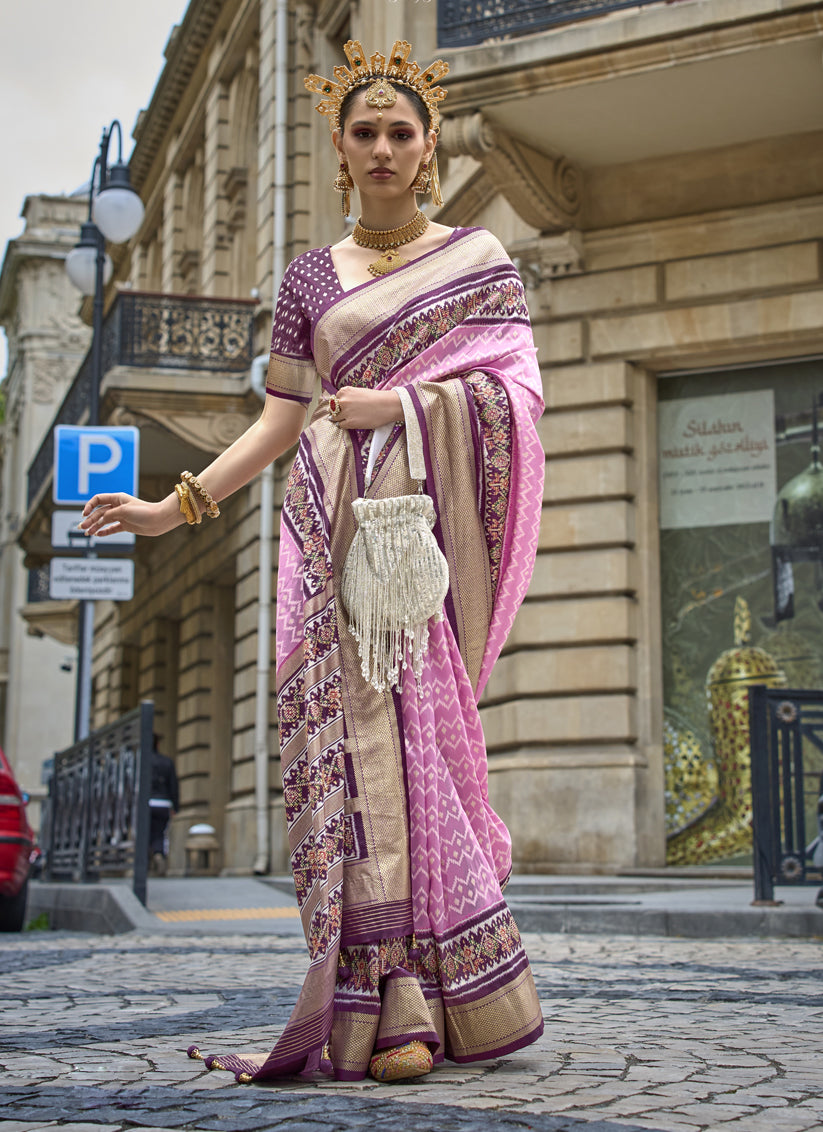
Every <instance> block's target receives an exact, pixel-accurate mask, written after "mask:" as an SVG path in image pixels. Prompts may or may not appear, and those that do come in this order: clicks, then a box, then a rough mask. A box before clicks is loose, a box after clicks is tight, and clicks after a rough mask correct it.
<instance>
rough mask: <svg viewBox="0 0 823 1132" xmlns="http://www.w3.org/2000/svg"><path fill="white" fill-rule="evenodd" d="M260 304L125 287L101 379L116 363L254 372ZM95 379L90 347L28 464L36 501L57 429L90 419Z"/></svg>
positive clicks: (109, 324) (105, 333)
mask: <svg viewBox="0 0 823 1132" xmlns="http://www.w3.org/2000/svg"><path fill="white" fill-rule="evenodd" d="M255 306H256V303H255V301H254V300H248V299H216V298H190V297H189V296H186V295H162V294H154V293H150V292H145V291H121V292H120V293H119V294H118V295H117V297H116V299H115V300H114V303H113V304H112V307H111V310H110V311H109V313H108V315H107V316H106V318H105V321H104V323H103V329H102V359H103V360H102V366H101V384H102V383H103V382H104V381H105V378H106V375H107V374H108V373H110V372H111V371H112V370H113V369H114V368H115V367H127V368H137V369H144V370H145V369H160V370H173V371H176V372H180V371H193V372H195V373H201V374H202V373H203V372H204V371H205V372H207V373H212V374H214V375H221V374H225V375H226V376H232V375H235V374H240V373H246V372H248V370H249V367H250V365H251V361H252V357H253V356H254V313H255ZM91 383H92V358H91V350H89V353H88V354H87V355H86V357H85V358H84V359H83V362H82V363H81V365H80V368H79V370H78V371H77V375H76V377H75V379H74V381H73V382H72V384H71V386H70V387H69V390H68V392H67V393H66V396H65V397H64V399H63V402H62V404H61V405H60V408H59V409H58V411H57V415H56V416H55V418H54V420H53V421H52V424H51V427H50V428H49V430H48V432H47V433H46V435H45V437H44V438H43V442H42V444H41V445H40V448H39V450H38V452H37V455H36V456H35V457H34V460H33V461H32V463H31V464H30V466H29V470H28V495H27V499H28V506H29V507H31V506H32V504H33V503H34V502H35V500H36V499H37V497H38V495H39V493H40V491H41V489H42V487H43V485H44V483H45V482H46V480H47V479H48V477H49V474H50V472H51V469H52V466H53V463H54V430H55V428H56V427H57V425H74V424H82V423H83V420H84V417H85V415H86V413H87V411H88V405H89V400H90V394H91Z"/></svg>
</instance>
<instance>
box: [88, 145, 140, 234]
mask: <svg viewBox="0 0 823 1132" xmlns="http://www.w3.org/2000/svg"><path fill="white" fill-rule="evenodd" d="M144 212H145V209H144V208H143V202H142V200H141V199H140V197H139V196H138V195H137V193H136V192H135V191H134V189H133V188H132V187H131V180H130V178H129V169H128V166H127V165H126V164H125V163H124V162H122V161H118V162H117V163H116V164H114V165H113V166H112V167H111V169H110V170H109V175H108V179H107V184H106V187H105V188H104V189H101V190H100V192H99V193H98V194H97V196H96V197H95V198H94V204H93V205H92V211H91V214H92V219H93V220H94V223H95V224H96V225H97V227H98V228H99V229H100V231H101V232H102V233H103V235H104V236H105V237H106V239H107V240H111V242H112V243H113V244H122V243H125V241H126V240H130V239H131V238H132V236H133V235H135V233H136V232H138V231H139V229H140V225H141V224H142V223H143V215H144Z"/></svg>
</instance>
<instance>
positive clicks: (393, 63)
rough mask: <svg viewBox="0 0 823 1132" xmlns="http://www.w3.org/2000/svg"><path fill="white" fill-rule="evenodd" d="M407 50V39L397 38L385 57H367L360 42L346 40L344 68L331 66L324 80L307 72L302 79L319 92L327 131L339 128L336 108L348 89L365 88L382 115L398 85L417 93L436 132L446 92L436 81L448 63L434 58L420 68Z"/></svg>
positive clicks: (390, 102)
mask: <svg viewBox="0 0 823 1132" xmlns="http://www.w3.org/2000/svg"><path fill="white" fill-rule="evenodd" d="M411 49H412V48H411V44H410V43H409V42H408V41H407V40H405V39H398V40H395V43H394V46H393V47H392V49H391V51H390V52H389V56H388V58H387V57H386V56H385V55H383V54H381V53H380V52H379V51H375V53H374V54H373V55H372V56H371V57H370V58H368V59H367V58H366V53H365V51H364V50H363V45H362V44H361V43H360V41H359V40H357V39H350V40H349V41H348V43H346V44H344V46H343V51H344V53H345V55H346V58H347V59H348V61H349V66H348V67H343V66H337V67H335V68H334V78H333V79H324V78H323V77H322V76H321V75H307V76H306V78H305V80H304V82H305V84H306V90H310V91H311V92H312V93H313V94H319V95H320V102H319V103H318V104H317V112H318V114H325V116H326V117H327V118H328V120H329V128H330V129H331V130H337V129H339V128H340V107H341V105H342V102H343V99H344V98H345V97H346V95H347V94H348V93H349V91H350V90H354V89H355V88H357V87H363V86H364V87H368V88H369V89H368V91H367V94H366V99H367V101H368V102H369V105H370V106H376V107H377V110H378V113H379V114H382V113H383V109H384V108H385V107H388V106H393V105H394V102H395V101H396V99H397V92H396V89H395V88H396V87H397V86H401V87H405V88H406V89H407V90H412V91H414V92H415V94H419V95H420V97H421V98H422V99H423V102H424V103H425V105H426V109H427V110H428V112H429V118H430V120H431V128H432V129H433V130H435V131H437V130H438V129H439V128H440V109H439V105H440V103H441V102H442V101H443V99H444V98H445V97H446V91H445V90H444V89H443V87H442V86H440V85H439V84H440V80H441V79H443V78H445V77H446V75H447V74H448V73H449V64H448V63H446V62H445V61H444V60H443V59H435V61H434V62H433V63H430V64H429V65H428V67H426V69H425V70H421V69H420V64H419V63H415V62H413V61H412V62H410V61H409V56H410V55H411ZM380 80H384V81H382V82H381V81H380ZM381 88H382V91H383V93H382V94H381V93H380V90H381ZM392 95H393V96H394V98H392ZM387 99H391V101H387ZM369 100H371V101H369Z"/></svg>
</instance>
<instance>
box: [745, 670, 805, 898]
mask: <svg viewBox="0 0 823 1132" xmlns="http://www.w3.org/2000/svg"><path fill="white" fill-rule="evenodd" d="M749 703H750V708H751V760H752V810H753V821H752V826H753V840H754V896H755V900H756V901H763V902H766V903H768V902H771V901H773V899H774V886H775V885H776V884H823V841H821V838H823V828H821V825H822V823H823V809H821V807H823V691H795V690H790V689H787V688H768V687H766V686H765V685H763V684H758V685H755V686H754V687H752V688H751V689H750V690H749Z"/></svg>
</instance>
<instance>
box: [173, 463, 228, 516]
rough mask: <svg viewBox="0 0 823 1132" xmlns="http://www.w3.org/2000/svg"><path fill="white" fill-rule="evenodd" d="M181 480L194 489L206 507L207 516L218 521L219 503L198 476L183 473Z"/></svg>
mask: <svg viewBox="0 0 823 1132" xmlns="http://www.w3.org/2000/svg"><path fill="white" fill-rule="evenodd" d="M180 479H181V480H182V481H183V483H185V484H188V485H189V487H192V488H194V490H195V491H196V492H197V494H198V495H199V496H200V498H201V499H202V500H203V502H204V503H205V505H206V514H207V515H208V517H209V518H210V519H216V518H217V517H218V516H219V514H220V508H219V507H218V506H217V501H216V500H215V499H214V497H213V496H211V495H209V493H208V492H207V491H206V489H205V488H204V487H203V485H202V483H201V482H200V480H199V479H198V478H197V476H194V475H192V473H191V472H181V473H180Z"/></svg>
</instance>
